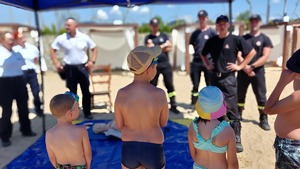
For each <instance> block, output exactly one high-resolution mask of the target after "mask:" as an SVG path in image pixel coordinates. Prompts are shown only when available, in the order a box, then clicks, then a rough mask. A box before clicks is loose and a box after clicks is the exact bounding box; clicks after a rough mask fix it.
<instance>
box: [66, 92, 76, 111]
mask: <svg viewBox="0 0 300 169" xmlns="http://www.w3.org/2000/svg"><path fill="white" fill-rule="evenodd" d="M65 94H68V95H71V96H72V97H73V98H74V104H73V106H72V107H71V109H70V110H69V111H72V110H73V109H74V108H75V105H76V103H78V101H79V96H78V95H77V94H75V93H73V92H66V93H65Z"/></svg>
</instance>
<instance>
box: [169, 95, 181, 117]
mask: <svg viewBox="0 0 300 169" xmlns="http://www.w3.org/2000/svg"><path fill="white" fill-rule="evenodd" d="M170 105H171V108H170V111H172V112H173V113H175V114H180V111H179V110H177V105H176V99H175V96H172V97H170Z"/></svg>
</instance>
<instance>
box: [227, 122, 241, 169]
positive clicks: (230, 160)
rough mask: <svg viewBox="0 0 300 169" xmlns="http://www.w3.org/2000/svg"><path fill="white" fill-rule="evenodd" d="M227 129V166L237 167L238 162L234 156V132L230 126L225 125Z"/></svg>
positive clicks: (236, 168) (234, 168)
mask: <svg viewBox="0 0 300 169" xmlns="http://www.w3.org/2000/svg"><path fill="white" fill-rule="evenodd" d="M227 130H229V132H228V137H230V139H229V141H228V147H227V159H228V168H230V169H238V168H239V162H238V159H237V156H236V145H235V144H236V143H235V134H234V131H233V129H232V128H231V127H227Z"/></svg>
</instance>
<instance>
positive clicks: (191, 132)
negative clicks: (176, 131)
mask: <svg viewBox="0 0 300 169" xmlns="http://www.w3.org/2000/svg"><path fill="white" fill-rule="evenodd" d="M196 141H197V140H196V134H195V130H194V128H193V122H192V123H191V124H190V126H189V130H188V143H189V149H190V155H191V157H192V159H193V160H194V161H195V157H196V148H195V147H194V143H193V142H196Z"/></svg>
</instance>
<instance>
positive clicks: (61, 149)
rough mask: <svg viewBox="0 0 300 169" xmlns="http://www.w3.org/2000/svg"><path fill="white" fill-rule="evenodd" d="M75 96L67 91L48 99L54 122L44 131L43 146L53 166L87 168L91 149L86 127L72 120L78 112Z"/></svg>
mask: <svg viewBox="0 0 300 169" xmlns="http://www.w3.org/2000/svg"><path fill="white" fill-rule="evenodd" d="M78 100H79V97H78V96H77V95H76V94H74V93H71V92H66V93H65V94H58V95H56V96H54V97H53V98H52V99H51V101H50V111H51V113H52V115H53V116H54V117H56V119H57V124H56V125H55V126H54V127H52V128H51V129H49V130H47V132H46V148H47V153H48V156H49V159H50V161H51V163H52V165H53V166H54V167H56V169H67V168H72V169H90V167H91V160H92V153H91V145H90V141H89V137H88V133H87V130H86V128H85V127H84V126H76V125H73V124H72V121H73V120H75V119H77V118H78V116H79V107H78V106H79V105H78Z"/></svg>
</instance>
